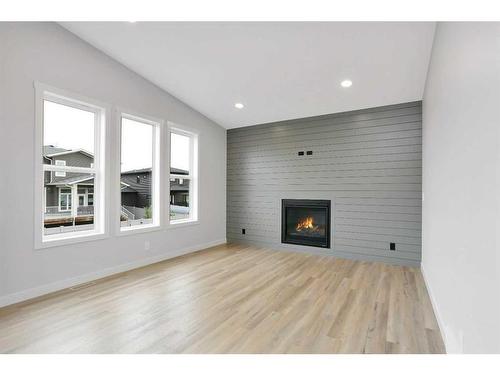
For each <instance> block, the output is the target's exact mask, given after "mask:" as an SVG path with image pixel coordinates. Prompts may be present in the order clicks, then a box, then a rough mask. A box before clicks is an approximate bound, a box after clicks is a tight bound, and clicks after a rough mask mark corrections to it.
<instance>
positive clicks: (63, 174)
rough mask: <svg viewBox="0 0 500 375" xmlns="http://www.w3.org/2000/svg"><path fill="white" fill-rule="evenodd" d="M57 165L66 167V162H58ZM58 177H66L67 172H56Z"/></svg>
mask: <svg viewBox="0 0 500 375" xmlns="http://www.w3.org/2000/svg"><path fill="white" fill-rule="evenodd" d="M56 165H59V166H65V165H66V160H56ZM54 174H55V176H56V177H66V172H54Z"/></svg>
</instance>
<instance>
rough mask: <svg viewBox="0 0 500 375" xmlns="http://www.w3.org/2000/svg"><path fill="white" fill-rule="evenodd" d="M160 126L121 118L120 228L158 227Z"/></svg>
mask: <svg viewBox="0 0 500 375" xmlns="http://www.w3.org/2000/svg"><path fill="white" fill-rule="evenodd" d="M159 139H160V137H159V123H157V122H153V121H150V120H146V119H143V118H139V117H136V116H132V115H126V114H122V116H121V148H120V161H121V163H120V165H121V168H120V228H121V231H127V230H133V229H138V228H147V227H156V226H159V224H160V220H159V219H160V212H159V207H160V205H159V194H158V193H159V188H158V184H159V176H158V170H159V169H158V159H159V158H158V152H159Z"/></svg>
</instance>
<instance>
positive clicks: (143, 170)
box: [121, 167, 189, 176]
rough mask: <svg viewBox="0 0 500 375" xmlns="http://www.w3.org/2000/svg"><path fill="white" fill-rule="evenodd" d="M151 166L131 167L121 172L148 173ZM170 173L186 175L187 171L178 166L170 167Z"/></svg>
mask: <svg viewBox="0 0 500 375" xmlns="http://www.w3.org/2000/svg"><path fill="white" fill-rule="evenodd" d="M150 172H151V168H142V169H131V170H130V171H124V172H121V174H122V175H123V174H141V173H150ZM170 173H171V174H180V175H186V176H187V175H188V174H189V172H188V171H186V170H184V169H179V168H173V167H171V168H170Z"/></svg>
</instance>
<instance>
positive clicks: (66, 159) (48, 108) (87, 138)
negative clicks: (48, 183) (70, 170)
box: [43, 100, 95, 178]
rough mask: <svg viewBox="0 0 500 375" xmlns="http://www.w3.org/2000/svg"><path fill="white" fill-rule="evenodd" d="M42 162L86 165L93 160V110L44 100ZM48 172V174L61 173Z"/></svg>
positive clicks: (88, 166) (57, 173)
mask: <svg viewBox="0 0 500 375" xmlns="http://www.w3.org/2000/svg"><path fill="white" fill-rule="evenodd" d="M43 111H44V113H43V156H44V161H43V162H44V164H53V165H58V166H64V165H66V166H71V167H86V168H90V167H91V164H93V163H94V126H95V113H93V112H89V111H84V110H81V109H76V108H73V107H68V106H66V105H62V104H57V103H54V102H51V101H48V100H44V106H43ZM64 173H65V172H52V177H63V178H64V177H65V176H64Z"/></svg>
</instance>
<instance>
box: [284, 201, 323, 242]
mask: <svg viewBox="0 0 500 375" xmlns="http://www.w3.org/2000/svg"><path fill="white" fill-rule="evenodd" d="M330 207H331V201H329V200H319V199H282V200H281V242H282V243H289V244H294V245H305V246H316V247H324V248H330Z"/></svg>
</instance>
